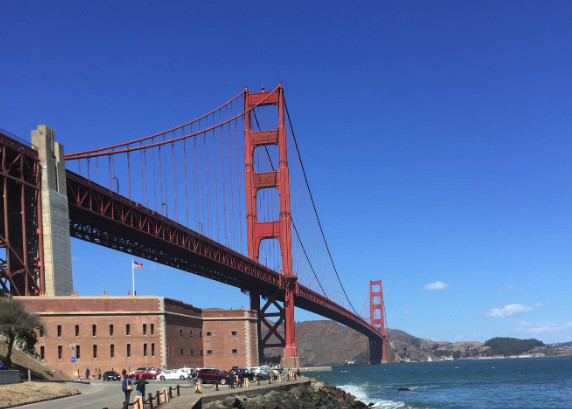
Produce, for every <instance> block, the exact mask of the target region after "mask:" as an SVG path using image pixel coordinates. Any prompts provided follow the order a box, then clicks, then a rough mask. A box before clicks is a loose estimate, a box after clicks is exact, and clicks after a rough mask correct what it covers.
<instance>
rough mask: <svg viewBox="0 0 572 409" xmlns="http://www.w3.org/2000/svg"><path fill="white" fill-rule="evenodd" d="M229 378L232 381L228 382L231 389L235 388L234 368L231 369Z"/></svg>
mask: <svg viewBox="0 0 572 409" xmlns="http://www.w3.org/2000/svg"><path fill="white" fill-rule="evenodd" d="M228 375H229V378H230V382H229V383H228V387H229V388H230V389H232V388H234V369H231V370H230V372H229V373H228Z"/></svg>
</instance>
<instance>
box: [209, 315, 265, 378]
mask: <svg viewBox="0 0 572 409" xmlns="http://www.w3.org/2000/svg"><path fill="white" fill-rule="evenodd" d="M255 317H256V313H255V312H251V311H246V310H203V337H204V339H203V349H204V362H205V366H206V367H215V368H219V369H225V370H226V369H231V368H232V367H233V366H239V367H245V366H255V365H256V363H255V360H253V359H252V356H251V352H252V351H251V350H250V351H249V348H248V345H249V343H248V340H249V339H251V338H254V339H256V318H255ZM253 329H254V334H253V333H252V330H253ZM250 345H252V342H250Z"/></svg>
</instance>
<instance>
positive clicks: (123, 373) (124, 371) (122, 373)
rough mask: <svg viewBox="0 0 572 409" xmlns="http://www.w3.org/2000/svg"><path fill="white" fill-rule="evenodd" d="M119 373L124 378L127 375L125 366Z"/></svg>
mask: <svg viewBox="0 0 572 409" xmlns="http://www.w3.org/2000/svg"><path fill="white" fill-rule="evenodd" d="M121 375H123V377H124V378H125V377H126V376H127V371H126V370H125V368H124V369H123V371H122V372H121Z"/></svg>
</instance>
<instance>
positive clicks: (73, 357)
mask: <svg viewBox="0 0 572 409" xmlns="http://www.w3.org/2000/svg"><path fill="white" fill-rule="evenodd" d="M74 363H75V356H72V364H74Z"/></svg>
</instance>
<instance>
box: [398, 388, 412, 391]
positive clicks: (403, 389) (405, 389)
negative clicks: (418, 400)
mask: <svg viewBox="0 0 572 409" xmlns="http://www.w3.org/2000/svg"><path fill="white" fill-rule="evenodd" d="M410 390H411V389H409V388H399V389H398V391H410Z"/></svg>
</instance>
